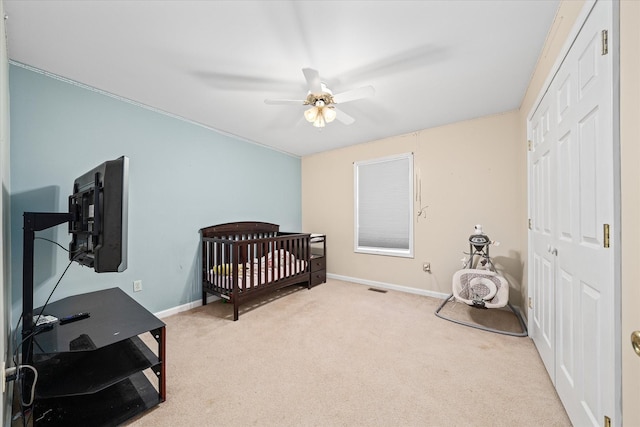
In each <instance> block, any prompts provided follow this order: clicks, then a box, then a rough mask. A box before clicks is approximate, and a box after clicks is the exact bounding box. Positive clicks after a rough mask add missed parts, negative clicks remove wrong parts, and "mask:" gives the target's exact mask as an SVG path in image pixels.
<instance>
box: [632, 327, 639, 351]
mask: <svg viewBox="0 0 640 427" xmlns="http://www.w3.org/2000/svg"><path fill="white" fill-rule="evenodd" d="M631 347H633V351H635V352H636V354H637V355H638V356H640V331H633V332H632V333H631Z"/></svg>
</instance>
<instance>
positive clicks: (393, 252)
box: [353, 153, 414, 258]
mask: <svg viewBox="0 0 640 427" xmlns="http://www.w3.org/2000/svg"><path fill="white" fill-rule="evenodd" d="M393 161H408V165H409V168H408V169H409V171H408V174H407V177H406V180H407V187H408V191H407V195H408V200H407V202H408V204H407V212H406V214H407V216H408V234H409V235H408V243H409V245H408V246H409V247H408V248H407V249H399V248H385V247H375V246H360V245H359V244H358V242H359V240H360V239H359V237H360V222H359V221H360V206H359V204H360V203H359V202H360V173H359V170H360V169H359V168H360V167H362V166H364V167H366V166H368V165H372V164H379V163H385V162H393ZM413 170H414V158H413V153H402V154H396V155H392V156H386V157H379V158H375V159H370V160H362V161H357V162H354V163H353V177H354V179H353V181H354V189H353V191H354V198H353V200H354V222H353V223H354V232H353V237H354V243H353V247H354V252H355V253H362V254H371V255H386V256H395V257H403V258H413V257H414V238H413V234H414V224H413V223H414V220H413V210H414V200H413V195H414V176H413Z"/></svg>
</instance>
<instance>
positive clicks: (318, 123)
mask: <svg viewBox="0 0 640 427" xmlns="http://www.w3.org/2000/svg"><path fill="white" fill-rule="evenodd" d="M325 124H326V122H325V120H324V116H323V115H322V113H320V114H318V117H317V118H316V120H315V121H314V122H313V125H314V126H315V127H317V128H323V127H324V125H325Z"/></svg>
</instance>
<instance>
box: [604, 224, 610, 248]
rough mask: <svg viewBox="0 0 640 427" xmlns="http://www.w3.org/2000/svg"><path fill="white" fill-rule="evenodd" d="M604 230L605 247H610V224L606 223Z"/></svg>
mask: <svg viewBox="0 0 640 427" xmlns="http://www.w3.org/2000/svg"><path fill="white" fill-rule="evenodd" d="M603 232H604V239H603V240H604V242H603V244H604V247H605V248H608V247H609V246H610V241H609V224H604V226H603Z"/></svg>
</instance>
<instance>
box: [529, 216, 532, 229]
mask: <svg viewBox="0 0 640 427" xmlns="http://www.w3.org/2000/svg"><path fill="white" fill-rule="evenodd" d="M529 230H533V221H531V218H529Z"/></svg>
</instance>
